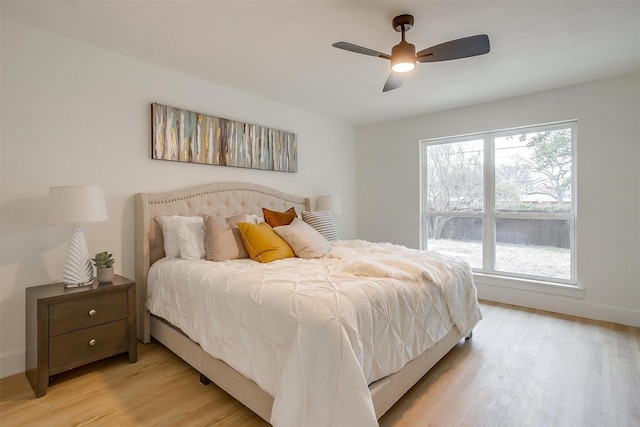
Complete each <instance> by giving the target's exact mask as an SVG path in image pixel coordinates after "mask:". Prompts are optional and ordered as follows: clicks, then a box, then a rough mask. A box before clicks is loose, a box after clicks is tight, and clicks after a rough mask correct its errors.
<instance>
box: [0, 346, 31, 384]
mask: <svg viewBox="0 0 640 427" xmlns="http://www.w3.org/2000/svg"><path fill="white" fill-rule="evenodd" d="M26 356H27V352H26V351H21V352H19V353H13V354H4V355H2V356H0V378H4V377H8V376H10V375H15V374H20V373H24V370H25V363H26V362H25V360H26V359H25V358H26Z"/></svg>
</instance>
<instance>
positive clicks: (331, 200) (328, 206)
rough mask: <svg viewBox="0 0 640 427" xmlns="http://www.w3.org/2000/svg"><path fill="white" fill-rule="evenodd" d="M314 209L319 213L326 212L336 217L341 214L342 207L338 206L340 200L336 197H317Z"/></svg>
mask: <svg viewBox="0 0 640 427" xmlns="http://www.w3.org/2000/svg"><path fill="white" fill-rule="evenodd" d="M316 208H317V210H319V211H324V210H328V211H329V212H331V213H334V214H338V215H339V214H341V213H342V205H341V204H340V198H339V197H338V196H329V195H326V196H319V197H318V200H317V202H316Z"/></svg>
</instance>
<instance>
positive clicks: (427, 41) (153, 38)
mask: <svg viewBox="0 0 640 427" xmlns="http://www.w3.org/2000/svg"><path fill="white" fill-rule="evenodd" d="M403 13H409V14H412V15H414V17H415V25H414V27H413V28H412V29H411V30H410V31H409V32H407V40H408V41H409V42H410V43H413V44H415V45H416V50H421V49H424V48H426V47H429V46H432V45H435V44H439V43H442V42H445V41H448V40H451V39H456V38H461V37H466V36H471V35H476V34H483V33H485V34H488V36H489V39H490V41H491V52H490V53H489V54H487V55H482V56H477V57H473V58H465V59H460V60H455V61H447V62H440V63H425V64H418V65H417V68H416V70H414V71H413V72H412V73H411V75H410V76H409V77H407V79H406V81H405V83H404V85H403V86H402V87H401V88H399V89H396V90H393V91H390V92H386V93H382V86H383V84H384V82H385V80H386V78H387V76H388V75H389V71H390V70H389V62H388V61H386V60H384V59H380V58H375V57H371V56H365V55H358V54H355V53H351V52H346V51H344V50H340V49H336V48H333V47H332V46H331V44H332V43H334V42H337V41H347V42H350V43H353V44H357V45H360V46H364V47H368V48H370V49H374V50H378V51H381V52H385V53H390V52H391V47H392V46H393V45H395V44H397V43H398V42H399V40H400V34H399V33H397V32H395V31H394V30H393V28H392V26H391V20H392V19H393V17H394V16H396V15H399V14H403ZM0 14H1V16H2V18H3V19H10V20H14V21H18V22H21V23H24V24H27V25H31V26H34V27H37V28H40V29H43V30H46V31H49V32H53V33H58V34H61V35H64V36H66V37H69V38H71V39H75V40H79V41H82V42H85V43H88V44H91V45H93V46H96V47H99V48H103V49H106V50H110V51H114V52H118V53H120V54H122V55H126V56H129V57H132V58H136V59H137V60H140V61H144V62H148V63H152V64H156V65H159V66H162V67H165V68H169V69H173V70H176V71H179V72H182V73H185V74H188V75H191V76H194V77H197V78H200V79H203V80H208V81H211V82H214V83H216V84H220V85H224V86H228V87H232V88H235V89H237V90H240V91H243V92H247V93H250V94H253V95H257V96H260V97H263V98H267V99H270V100H273V101H276V102H279V103H282V104H286V105H290V106H294V107H297V108H300V109H304V110H307V111H311V112H314V113H317V114H320V115H323V116H327V117H331V118H334V119H337V120H340V121H343V122H346V123H351V124H354V125H362V124H367V123H372V122H380V121H385V120H391V119H396V118H400V117H407V116H413V115H417V114H423V113H429V112H434V111H441V110H446V109H451V108H456V107H462V106H466V105H472V104H477V103H481V102H487V101H492V100H496V99H503V98H508V97H512V96H517V95H522V94H527V93H532V92H538V91H543V90H547V89H552V88H556V87H561V86H566V85H570V84H574V83H581V82H585V81H590V80H595V79H599V78H604V77H609V76H614V75H619V74H624V73H628V72H632V71H636V70H640V0H636V1H613V0H609V1H578V0H576V1H541V0H532V1H517V0H512V1H483V0H475V1H473V0H468V1H420V2H416V1H413V2H410V1H335V0H334V1H307V0H298V1H269V0H262V1H241V0H240V1H239V0H236V1H215V0H208V1H207V0H200V1H190V0H173V1H167V0H163V1H160V0H155V1H140V0H138V1H133V0H131V1H115V0H30V1H25V0H1V9H0Z"/></svg>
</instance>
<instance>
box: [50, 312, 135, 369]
mask: <svg viewBox="0 0 640 427" xmlns="http://www.w3.org/2000/svg"><path fill="white" fill-rule="evenodd" d="M128 346H129V330H128V322H127V319H122V320H117V321H115V322H110V323H107V324H104V325H99V326H94V327H93V328H87V329H82V330H80V331H76V332H70V333H68V334H63V335H58V336H56V337H52V338H51V339H50V340H49V371H50V374H51V375H52V374H56V373H58V372H62V371H66V370H67V369H71V368H75V367H76V366H80V365H84V364H86V363H90V362H94V361H96V360H100V359H103V358H105V357H109V356H113V355H115V354H119V353H124V352H126V351H127V350H128V349H129V347H128Z"/></svg>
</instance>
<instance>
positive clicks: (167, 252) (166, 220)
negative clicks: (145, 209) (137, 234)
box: [156, 216, 180, 258]
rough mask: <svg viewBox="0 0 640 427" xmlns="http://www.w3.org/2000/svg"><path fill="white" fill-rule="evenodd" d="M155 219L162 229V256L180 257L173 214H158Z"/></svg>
mask: <svg viewBox="0 0 640 427" xmlns="http://www.w3.org/2000/svg"><path fill="white" fill-rule="evenodd" d="M156 221H157V222H158V225H160V228H161V229H162V240H163V241H164V256H166V257H167V258H180V246H179V245H178V234H177V233H176V224H175V222H174V221H173V216H158V217H156Z"/></svg>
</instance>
